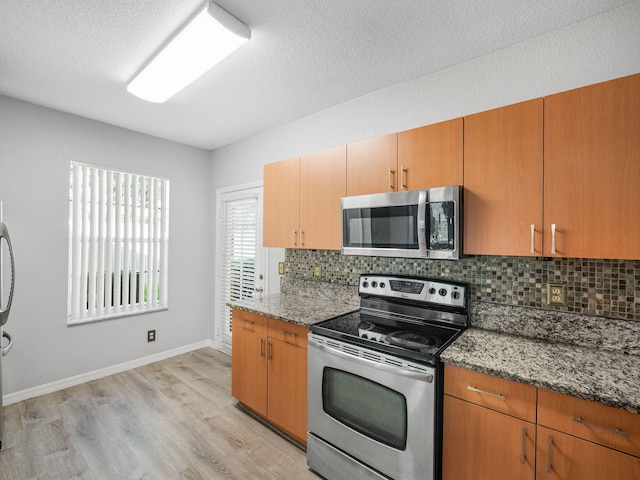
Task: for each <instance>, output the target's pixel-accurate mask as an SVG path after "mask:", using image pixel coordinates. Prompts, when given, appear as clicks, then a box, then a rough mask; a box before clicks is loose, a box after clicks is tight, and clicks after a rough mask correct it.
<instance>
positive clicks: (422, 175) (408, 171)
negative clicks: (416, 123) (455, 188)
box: [398, 118, 463, 190]
mask: <svg viewBox="0 0 640 480" xmlns="http://www.w3.org/2000/svg"><path fill="white" fill-rule="evenodd" d="M462 147H463V144H462V118H455V119H453V120H449V121H446V122H441V123H436V124H434V125H427V126H425V127H420V128H415V129H413V130H407V131H405V132H400V133H399V134H398V172H399V176H398V190H418V189H424V188H432V187H446V186H448V185H462V181H463V178H462V161H463V158H462Z"/></svg>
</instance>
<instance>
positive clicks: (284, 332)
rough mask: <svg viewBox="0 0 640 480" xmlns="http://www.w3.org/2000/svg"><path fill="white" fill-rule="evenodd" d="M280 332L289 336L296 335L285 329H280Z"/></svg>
mask: <svg viewBox="0 0 640 480" xmlns="http://www.w3.org/2000/svg"><path fill="white" fill-rule="evenodd" d="M280 333H282V334H283V335H288V336H290V337H297V335H296V334H295V333H293V332H287V331H286V330H280Z"/></svg>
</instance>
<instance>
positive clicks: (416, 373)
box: [308, 335, 434, 383]
mask: <svg viewBox="0 0 640 480" xmlns="http://www.w3.org/2000/svg"><path fill="white" fill-rule="evenodd" d="M308 348H309V352H311V350H312V348H316V349H318V350H321V351H322V352H324V353H325V354H327V355H333V356H334V357H338V358H340V359H342V360H348V361H351V362H356V363H358V364H360V365H365V366H367V367H370V368H375V369H376V370H381V371H383V372H387V373H391V374H393V375H400V376H402V377H406V378H412V379H414V380H421V381H423V382H427V383H433V378H434V375H433V373H428V372H427V371H426V370H431V371H434V369H433V368H431V367H424V368H425V369H424V370H422V369H420V368H416V367H412V366H411V365H404V366H403V367H397V366H394V365H390V364H387V363H381V362H377V361H374V360H369V359H367V358H362V357H359V356H357V355H353V354H352V353H346V352H343V351H341V350H338V349H337V348H334V347H330V346H327V345H324V344H323V343H321V342H319V341H318V340H316V339H315V338H314V337H312V336H311V335H310V336H309V339H308ZM348 348H349V350H351V351H363V352H364V351H367V352H368V351H370V350H369V349H363V348H360V347H358V346H356V345H350V344H349V345H348ZM380 357H385V355H384V354H380ZM394 360H396V359H394ZM396 361H397V360H396Z"/></svg>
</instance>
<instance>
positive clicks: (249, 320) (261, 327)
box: [231, 308, 267, 335]
mask: <svg viewBox="0 0 640 480" xmlns="http://www.w3.org/2000/svg"><path fill="white" fill-rule="evenodd" d="M232 312H233V313H232V314H231V319H232V321H233V328H242V329H244V330H249V331H251V332H256V333H259V334H261V335H266V334H267V317H265V316H264V315H259V314H257V313H251V312H245V311H244V310H238V309H237V308H234V309H233V311H232Z"/></svg>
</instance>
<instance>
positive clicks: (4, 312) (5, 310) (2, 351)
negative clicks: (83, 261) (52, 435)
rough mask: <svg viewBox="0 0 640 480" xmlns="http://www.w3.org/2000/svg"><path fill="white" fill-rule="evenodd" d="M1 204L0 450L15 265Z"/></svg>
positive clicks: (0, 203)
mask: <svg viewBox="0 0 640 480" xmlns="http://www.w3.org/2000/svg"><path fill="white" fill-rule="evenodd" d="M2 220H3V218H2V202H0V449H1V448H2V440H3V435H4V416H3V412H2V406H3V396H2V395H3V393H2V357H4V356H5V355H7V354H8V353H9V350H11V347H12V346H13V341H12V339H11V335H9V334H8V333H7V332H5V331H4V325H5V324H6V323H7V320H8V319H9V312H10V310H11V302H12V300H13V287H14V285H15V278H16V275H15V265H14V259H13V248H12V246H11V239H10V237H9V230H8V229H7V226H6V225H5V224H4V222H3V221H2ZM5 243H6V246H7V251H8V253H9V272H10V276H11V278H10V286H9V294H8V295H7V299H6V304H5V298H4V297H5V284H4V280H5V279H4V273H5V265H4V264H3V260H4V258H3V257H4V255H3V252H4V248H5V247H4V244H5ZM5 338H6V339H7V340H8V343H7V344H6V345H5V344H4V339H5Z"/></svg>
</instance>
